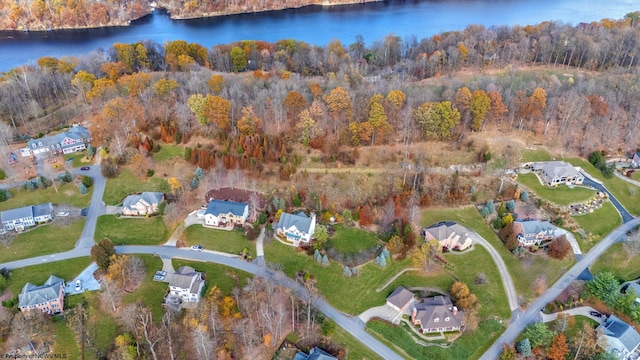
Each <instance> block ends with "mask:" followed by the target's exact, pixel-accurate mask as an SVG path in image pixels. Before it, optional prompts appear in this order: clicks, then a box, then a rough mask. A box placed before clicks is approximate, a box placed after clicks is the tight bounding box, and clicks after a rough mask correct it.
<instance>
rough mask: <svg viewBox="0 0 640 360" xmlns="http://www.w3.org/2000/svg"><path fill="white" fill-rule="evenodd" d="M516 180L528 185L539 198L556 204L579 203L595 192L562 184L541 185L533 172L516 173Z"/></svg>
mask: <svg viewBox="0 0 640 360" xmlns="http://www.w3.org/2000/svg"><path fill="white" fill-rule="evenodd" d="M518 182H519V183H521V184H522V185H524V186H526V187H528V188H529V189H530V190H531V191H533V192H535V193H536V194H537V195H538V196H540V197H541V198H543V199H545V200H549V201H551V202H554V203H556V204H558V205H569V204H572V203H581V202H584V201H586V200H589V199H591V198H592V197H593V196H594V195H595V193H596V192H595V190H591V189H585V188H583V187H575V188H573V189H570V188H569V187H568V186H564V185H561V186H558V187H555V188H550V187H548V186H543V185H542V184H540V181H539V180H538V177H537V176H536V174H533V173H529V174H520V175H518Z"/></svg>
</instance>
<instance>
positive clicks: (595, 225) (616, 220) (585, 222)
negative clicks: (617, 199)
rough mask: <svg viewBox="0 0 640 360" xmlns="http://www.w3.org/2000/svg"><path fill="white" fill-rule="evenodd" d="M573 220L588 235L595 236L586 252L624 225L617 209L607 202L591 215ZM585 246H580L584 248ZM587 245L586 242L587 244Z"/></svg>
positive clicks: (575, 217) (580, 216)
mask: <svg viewBox="0 0 640 360" xmlns="http://www.w3.org/2000/svg"><path fill="white" fill-rule="evenodd" d="M573 219H574V220H575V221H576V222H577V223H578V225H580V227H581V228H583V229H584V230H585V231H586V232H587V233H591V234H593V239H592V241H591V242H589V245H590V246H587V249H582V251H584V252H586V251H589V250H590V249H591V247H593V246H594V245H595V244H596V243H597V242H598V241H600V240H602V238H603V237H604V236H605V235H607V234H609V233H610V232H611V231H613V230H614V229H615V228H617V227H618V226H620V224H622V219H621V218H620V214H618V211H617V210H616V208H615V207H614V206H613V204H611V202H609V201H607V202H606V203H604V204H603V205H602V207H601V208H600V209H598V210H596V211H594V212H592V213H590V214H585V215H579V216H574V217H573ZM582 245H583V244H580V247H581V248H582ZM585 245H587V244H586V242H585Z"/></svg>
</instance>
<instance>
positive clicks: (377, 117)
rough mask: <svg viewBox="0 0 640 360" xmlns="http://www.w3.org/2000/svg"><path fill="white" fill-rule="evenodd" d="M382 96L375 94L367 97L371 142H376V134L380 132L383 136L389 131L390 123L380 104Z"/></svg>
mask: <svg viewBox="0 0 640 360" xmlns="http://www.w3.org/2000/svg"><path fill="white" fill-rule="evenodd" d="M382 101H383V97H382V95H380V94H375V95H373V96H372V97H371V99H369V118H368V120H367V121H368V122H369V124H370V125H371V130H372V131H371V144H372V145H373V144H374V143H375V142H376V134H380V135H381V136H382V137H383V138H384V136H386V135H387V134H389V133H391V131H392V128H391V125H390V124H389V123H388V122H387V114H386V112H385V110H384V107H383V106H382Z"/></svg>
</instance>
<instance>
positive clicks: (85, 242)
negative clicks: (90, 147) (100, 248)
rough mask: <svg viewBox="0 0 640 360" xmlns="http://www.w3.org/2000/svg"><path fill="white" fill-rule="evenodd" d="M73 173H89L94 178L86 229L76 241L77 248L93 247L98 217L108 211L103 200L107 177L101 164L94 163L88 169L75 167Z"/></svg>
mask: <svg viewBox="0 0 640 360" xmlns="http://www.w3.org/2000/svg"><path fill="white" fill-rule="evenodd" d="M72 174H73V175H76V176H77V175H87V176H90V177H91V178H92V179H93V194H92V195H91V204H89V211H88V213H87V219H86V221H85V223H84V229H82V233H81V234H80V239H79V240H78V242H77V243H76V249H91V247H92V246H93V244H95V241H94V235H95V232H96V223H97V221H98V217H99V216H101V215H104V214H105V213H106V211H107V207H106V206H105V205H104V202H102V195H104V188H105V186H106V185H107V179H105V177H104V176H102V170H101V167H100V165H93V166H91V169H90V170H88V171H82V170H80V169H74V170H73V171H72Z"/></svg>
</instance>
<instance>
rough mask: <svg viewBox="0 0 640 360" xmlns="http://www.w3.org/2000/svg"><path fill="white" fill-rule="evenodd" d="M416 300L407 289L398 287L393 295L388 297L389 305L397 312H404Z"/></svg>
mask: <svg viewBox="0 0 640 360" xmlns="http://www.w3.org/2000/svg"><path fill="white" fill-rule="evenodd" d="M414 298H415V295H414V294H413V292H411V291H409V290H407V289H405V288H404V287H402V286H398V287H397V288H396V289H395V290H393V292H392V293H391V295H389V296H388V297H387V305H389V306H391V308H392V309H394V310H397V311H400V312H402V311H404V310H405V309H406V308H407V307H408V306H409V305H410V304H411V303H412V302H413V299H414Z"/></svg>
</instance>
